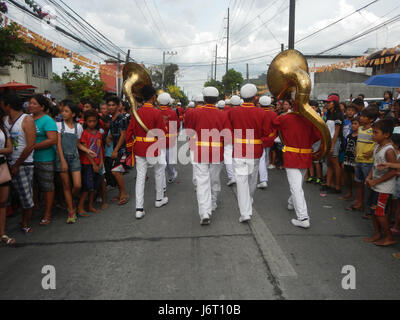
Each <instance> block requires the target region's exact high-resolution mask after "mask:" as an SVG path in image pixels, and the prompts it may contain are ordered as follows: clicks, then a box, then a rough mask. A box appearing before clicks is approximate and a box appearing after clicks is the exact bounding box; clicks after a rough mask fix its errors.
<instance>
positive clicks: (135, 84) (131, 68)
mask: <svg viewBox="0 0 400 320" xmlns="http://www.w3.org/2000/svg"><path fill="white" fill-rule="evenodd" d="M123 79H124V84H123V90H124V94H125V96H126V97H127V98H128V101H129V103H130V105H131V108H132V113H133V116H134V117H135V119H136V121H137V122H138V123H139V125H140V126H141V127H142V128H143V130H144V131H146V133H147V132H148V131H149V129H148V128H147V127H146V125H145V124H144V123H143V121H142V119H140V117H139V114H138V112H137V101H136V98H140V99H143V97H142V95H141V90H142V88H143V87H144V86H151V85H152V83H151V79H150V75H149V74H148V73H147V71H146V70H145V69H144V68H143V67H142V66H140V65H138V64H137V63H134V62H129V63H127V64H126V65H125V67H124V70H123Z"/></svg>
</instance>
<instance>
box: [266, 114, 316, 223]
mask: <svg viewBox="0 0 400 320" xmlns="http://www.w3.org/2000/svg"><path fill="white" fill-rule="evenodd" d="M273 127H274V128H275V129H276V130H278V131H279V132H280V134H281V136H282V140H283V141H282V142H283V143H284V145H285V147H284V149H283V152H284V153H283V161H284V167H285V169H286V174H287V178H288V181H289V186H290V193H291V196H290V198H289V201H288V209H289V210H295V211H296V215H297V219H292V224H293V225H295V226H296V227H301V228H309V227H310V218H309V216H308V212H307V204H306V199H305V198H304V191H303V182H304V176H305V174H306V171H307V169H308V168H310V167H311V164H312V152H313V150H312V145H313V144H314V143H315V142H317V141H319V140H321V134H320V132H319V131H318V130H317V128H316V127H315V126H314V125H313V124H312V123H311V122H310V121H308V120H307V119H305V118H304V117H301V116H299V115H296V114H295V113H287V114H284V115H281V116H279V117H277V118H275V119H274V120H273Z"/></svg>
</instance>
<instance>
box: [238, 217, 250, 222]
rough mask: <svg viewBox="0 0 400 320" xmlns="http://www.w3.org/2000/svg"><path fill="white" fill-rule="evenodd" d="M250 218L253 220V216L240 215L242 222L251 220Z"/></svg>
mask: <svg viewBox="0 0 400 320" xmlns="http://www.w3.org/2000/svg"><path fill="white" fill-rule="evenodd" d="M250 220H251V217H244V216H240V218H239V222H240V223H244V222H249V221H250Z"/></svg>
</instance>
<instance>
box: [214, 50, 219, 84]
mask: <svg viewBox="0 0 400 320" xmlns="http://www.w3.org/2000/svg"><path fill="white" fill-rule="evenodd" d="M217 53H218V44H216V45H215V66H214V67H215V71H214V80H215V81H217Z"/></svg>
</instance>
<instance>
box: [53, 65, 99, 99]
mask: <svg viewBox="0 0 400 320" xmlns="http://www.w3.org/2000/svg"><path fill="white" fill-rule="evenodd" d="M53 79H54V80H55V81H57V82H62V83H64V85H65V87H66V88H67V91H68V97H69V98H70V99H72V100H74V101H75V102H77V103H78V102H79V101H80V100H81V99H82V98H89V99H91V100H93V101H94V102H95V103H100V102H101V101H102V100H103V98H104V85H105V83H104V82H103V81H101V80H100V74H99V73H98V72H97V71H95V70H90V71H89V72H86V73H85V72H83V71H82V68H81V67H80V66H78V65H74V68H73V69H72V70H69V69H68V68H67V67H65V72H63V73H62V75H61V77H60V76H58V75H57V74H53Z"/></svg>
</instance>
